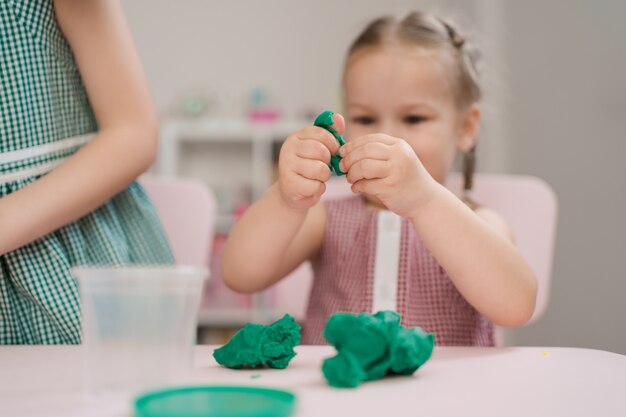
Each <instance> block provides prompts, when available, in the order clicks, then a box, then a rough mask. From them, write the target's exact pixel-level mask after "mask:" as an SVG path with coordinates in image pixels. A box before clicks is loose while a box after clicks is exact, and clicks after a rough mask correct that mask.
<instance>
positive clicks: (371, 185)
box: [351, 178, 384, 197]
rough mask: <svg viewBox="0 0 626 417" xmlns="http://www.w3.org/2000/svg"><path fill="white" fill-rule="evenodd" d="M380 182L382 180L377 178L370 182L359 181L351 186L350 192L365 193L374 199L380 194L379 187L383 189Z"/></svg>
mask: <svg viewBox="0 0 626 417" xmlns="http://www.w3.org/2000/svg"><path fill="white" fill-rule="evenodd" d="M382 181H383V180H382V179H378V178H375V179H371V180H359V181H357V182H355V183H354V184H352V187H351V188H352V192H355V193H365V194H369V195H372V196H374V197H376V196H378V194H380V190H381V187H384V184H383V183H382Z"/></svg>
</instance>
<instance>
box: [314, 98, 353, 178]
mask: <svg viewBox="0 0 626 417" xmlns="http://www.w3.org/2000/svg"><path fill="white" fill-rule="evenodd" d="M333 114H335V112H334V111H332V110H326V111H323V112H322V113H321V114H320V115H319V116H317V118H316V119H315V122H313V125H315V126H317V127H321V128H322V129H326V130H328V131H329V132H330V133H332V135H333V136H334V137H335V139H337V142H339V145H340V146H343V145H345V144H346V142H345V141H344V140H343V138H342V137H341V135H340V134H339V132H338V131H337V130H336V129H333V128H332V127H331V126H332V125H333V123H335V121H334V120H333ZM339 162H341V156H340V155H339V152H337V154H336V155H333V156H331V157H330V169H331V170H332V171H335V174H337V175H346V173H345V172H343V171H342V170H341V168H339Z"/></svg>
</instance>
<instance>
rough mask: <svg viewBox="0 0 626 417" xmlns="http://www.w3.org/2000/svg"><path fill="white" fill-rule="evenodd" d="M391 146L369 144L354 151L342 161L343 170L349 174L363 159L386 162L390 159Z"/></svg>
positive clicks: (375, 143)
mask: <svg viewBox="0 0 626 417" xmlns="http://www.w3.org/2000/svg"><path fill="white" fill-rule="evenodd" d="M389 155H390V149H389V145H386V144H384V143H380V142H369V143H366V144H365V145H363V146H359V147H358V148H355V149H353V150H352V151H351V152H349V153H348V154H346V156H345V157H344V158H343V159H342V160H341V166H340V167H341V170H342V171H344V172H349V171H350V169H351V168H352V166H353V165H354V164H355V163H357V162H359V161H361V160H363V159H377V160H381V161H386V160H388V159H389Z"/></svg>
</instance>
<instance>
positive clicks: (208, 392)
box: [135, 386, 296, 417]
mask: <svg viewBox="0 0 626 417" xmlns="http://www.w3.org/2000/svg"><path fill="white" fill-rule="evenodd" d="M295 404H296V396H295V395H294V394H293V393H292V392H289V391H282V390H277V389H270V388H257V387H239V386H195V387H179V388H171V389H163V390H159V391H152V392H148V393H146V394H143V395H141V396H139V397H137V399H136V400H135V417H217V416H219V417H287V416H289V415H291V414H292V413H293V411H294V409H295Z"/></svg>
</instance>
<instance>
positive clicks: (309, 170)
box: [294, 159, 331, 182]
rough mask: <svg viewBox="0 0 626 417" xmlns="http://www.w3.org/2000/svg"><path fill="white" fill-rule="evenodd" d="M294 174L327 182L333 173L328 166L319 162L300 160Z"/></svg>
mask: <svg viewBox="0 0 626 417" xmlns="http://www.w3.org/2000/svg"><path fill="white" fill-rule="evenodd" d="M294 172H295V173H296V174H298V175H300V176H302V177H304V178H306V179H309V180H315V181H321V182H326V181H328V180H329V179H330V176H331V172H330V168H328V165H327V164H325V163H324V162H322V161H319V160H313V159H300V160H299V161H298V163H297V165H296V166H295V167H294Z"/></svg>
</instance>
